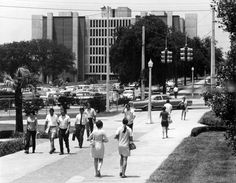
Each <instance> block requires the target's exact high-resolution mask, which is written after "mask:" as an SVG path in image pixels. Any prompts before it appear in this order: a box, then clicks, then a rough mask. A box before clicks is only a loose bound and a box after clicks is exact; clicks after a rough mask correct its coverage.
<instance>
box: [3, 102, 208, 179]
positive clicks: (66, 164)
mask: <svg viewBox="0 0 236 183" xmlns="http://www.w3.org/2000/svg"><path fill="white" fill-rule="evenodd" d="M208 110H209V109H207V108H206V107H204V106H203V105H202V107H201V108H200V109H199V108H198V109H191V110H189V112H188V114H187V119H186V120H180V113H181V111H180V110H174V111H173V114H172V118H173V121H174V122H173V124H171V126H170V130H169V138H168V139H162V133H161V126H160V120H159V114H160V111H153V112H152V116H153V124H147V123H146V121H147V112H136V115H137V117H136V119H135V125H134V139H135V144H136V145H137V149H136V150H134V151H133V152H132V155H131V157H130V158H129V159H128V167H127V176H128V177H127V178H126V179H121V178H120V177H119V175H118V174H119V155H118V152H117V142H116V141H115V140H114V138H113V137H114V133H115V130H116V129H117V127H119V126H120V125H121V120H122V118H123V114H122V113H120V114H118V115H115V116H110V117H101V118H99V119H100V120H102V121H103V122H104V130H105V131H106V133H107V135H108V137H109V142H108V143H107V144H106V145H105V147H106V150H105V158H104V165H103V167H102V171H101V173H102V178H96V177H94V169H93V160H92V158H91V156H90V148H89V144H88V142H87V141H85V143H84V148H82V149H79V148H78V143H77V142H76V141H71V137H70V147H71V153H70V154H69V155H68V154H65V155H63V156H59V155H58V153H59V152H58V150H59V145H58V141H56V143H55V144H56V149H57V151H56V153H55V154H52V155H50V154H49V153H48V151H49V143H48V142H45V143H40V144H38V145H37V147H36V153H35V154H31V153H30V154H28V155H26V154H24V153H23V151H20V152H17V153H14V154H11V155H7V156H4V157H1V158H0V182H1V183H8V182H14V183H27V182H34V183H40V182H44V183H47V182H48V183H49V182H50V183H52V182H58V183H73V182H77V183H79V182H132V183H133V182H138V183H139V182H140V183H141V182H145V180H146V179H148V177H149V176H150V174H151V173H152V172H153V171H154V170H155V169H156V168H157V167H158V166H159V165H160V164H161V163H162V162H163V161H164V160H165V159H166V158H167V157H168V155H169V154H170V153H171V152H172V151H173V150H174V149H175V148H176V147H177V145H178V144H179V143H180V142H181V141H182V140H183V138H185V137H187V136H189V134H190V132H191V129H192V128H193V127H196V126H200V124H198V123H197V122H198V120H199V119H200V117H201V116H202V114H204V113H205V112H206V111H208Z"/></svg>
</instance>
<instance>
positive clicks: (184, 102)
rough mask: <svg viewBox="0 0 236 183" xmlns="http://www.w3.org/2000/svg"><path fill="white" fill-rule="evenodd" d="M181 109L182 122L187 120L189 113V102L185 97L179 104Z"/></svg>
mask: <svg viewBox="0 0 236 183" xmlns="http://www.w3.org/2000/svg"><path fill="white" fill-rule="evenodd" d="M179 106H180V108H181V109H182V112H181V120H182V119H184V120H185V119H186V113H187V112H188V102H187V100H186V97H183V99H182V101H181V102H180V104H179Z"/></svg>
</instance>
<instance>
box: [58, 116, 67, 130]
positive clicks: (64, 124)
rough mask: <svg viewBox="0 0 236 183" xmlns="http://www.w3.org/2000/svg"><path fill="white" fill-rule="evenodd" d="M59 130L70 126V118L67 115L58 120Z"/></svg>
mask: <svg viewBox="0 0 236 183" xmlns="http://www.w3.org/2000/svg"><path fill="white" fill-rule="evenodd" d="M58 123H59V128H61V129H67V127H68V126H69V124H70V117H69V116H68V115H67V114H66V115H65V116H62V115H61V116H59V118H58Z"/></svg>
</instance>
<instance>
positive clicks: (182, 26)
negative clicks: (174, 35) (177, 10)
mask: <svg viewBox="0 0 236 183" xmlns="http://www.w3.org/2000/svg"><path fill="white" fill-rule="evenodd" d="M179 21H180V32H182V33H184V32H185V20H184V19H183V18H180V20H179Z"/></svg>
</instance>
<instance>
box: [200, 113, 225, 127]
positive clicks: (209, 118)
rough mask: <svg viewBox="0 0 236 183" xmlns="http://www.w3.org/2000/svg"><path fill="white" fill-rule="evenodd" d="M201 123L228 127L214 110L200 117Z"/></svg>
mask: <svg viewBox="0 0 236 183" xmlns="http://www.w3.org/2000/svg"><path fill="white" fill-rule="evenodd" d="M199 123H200V124H203V125H208V126H214V127H226V126H225V123H224V121H223V120H221V119H220V118H219V117H217V116H216V115H215V113H214V112H213V111H208V112H206V113H205V114H204V115H203V116H202V117H201V118H200V120H199Z"/></svg>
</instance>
